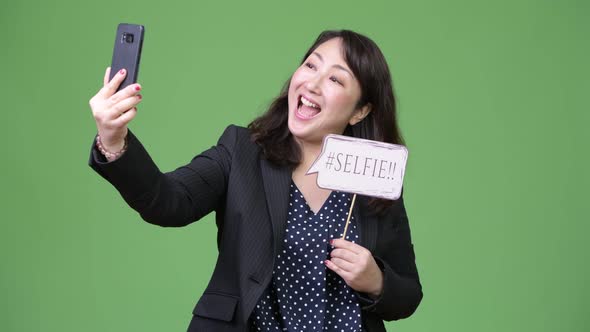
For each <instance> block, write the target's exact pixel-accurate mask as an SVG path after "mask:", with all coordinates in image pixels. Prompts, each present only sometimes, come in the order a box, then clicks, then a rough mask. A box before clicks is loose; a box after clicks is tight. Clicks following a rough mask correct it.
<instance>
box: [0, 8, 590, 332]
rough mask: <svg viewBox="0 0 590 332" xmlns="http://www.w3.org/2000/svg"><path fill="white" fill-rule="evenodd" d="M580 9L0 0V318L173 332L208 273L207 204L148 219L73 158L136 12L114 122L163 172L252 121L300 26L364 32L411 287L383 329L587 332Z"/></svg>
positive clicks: (300, 37) (585, 52) (10, 325)
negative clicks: (371, 52) (399, 156)
mask: <svg viewBox="0 0 590 332" xmlns="http://www.w3.org/2000/svg"><path fill="white" fill-rule="evenodd" d="M589 17H590V2H588V1H584V0H564V1H557V0H555V1H550V0H538V1H534V0H514V1H508V0H500V1H473V0H471V1H468V0H450V1H436V0H416V1H289V2H287V1H278V0H277V1H265V2H259V1H235V2H230V1H176V0H171V1H164V2H152V1H143V2H141V1H135V0H130V1H112V0H104V1H70V2H66V1H59V0H57V1H38V0H37V1H36V0H33V1H17V2H5V3H3V4H2V5H1V6H0V40H1V46H0V47H1V51H0V60H1V62H0V65H1V66H2V74H1V77H2V78H1V79H0V96H1V101H0V102H1V105H2V106H1V108H2V112H1V117H2V120H1V123H2V126H1V128H2V130H1V131H0V145H1V155H2V157H1V158H2V163H1V164H0V167H1V172H0V174H1V176H2V185H1V187H0V188H1V189H0V202H1V203H0V204H1V211H2V213H1V224H0V264H1V265H0V331H6V332H13V331H88V332H93V331H97V332H98V331H146V332H147V331H185V330H186V327H187V326H188V322H189V320H190V318H191V317H192V316H191V311H192V308H193V306H194V305H195V303H196V300H197V299H198V298H199V296H200V295H201V293H202V292H203V290H204V288H205V286H206V284H207V282H208V280H209V277H210V275H211V272H212V270H213V266H214V263H215V258H216V251H217V250H216V242H215V234H216V228H215V225H214V222H213V217H214V216H213V215H209V216H207V217H206V218H204V219H203V220H201V221H199V222H197V223H194V224H191V225H190V226H187V227H185V228H180V229H164V228H159V227H156V226H152V225H149V224H147V223H145V222H143V221H142V220H141V219H140V218H139V216H138V214H137V213H135V212H134V211H133V210H131V209H130V208H129V207H127V206H126V204H125V203H124V202H123V200H122V199H121V198H120V196H119V194H118V193H117V192H116V190H114V188H112V187H111V186H110V185H109V184H108V183H107V182H106V181H104V180H102V179H101V178H100V177H99V176H98V175H97V174H95V173H94V172H93V171H92V170H91V169H90V168H89V167H88V166H87V160H88V155H89V150H90V145H91V142H92V139H93V136H94V135H95V131H96V127H95V125H94V120H93V118H92V116H91V112H90V108H89V106H88V101H89V99H90V97H91V96H93V95H94V94H95V93H96V91H98V89H99V88H100V86H101V85H102V76H103V73H104V69H105V67H107V66H108V65H109V64H110V59H111V54H112V46H113V39H114V37H115V29H116V26H117V24H118V23H120V22H126V23H139V24H143V25H145V26H146V36H145V42H144V49H143V58H142V63H141V71H140V75H139V82H140V83H141V84H142V85H143V96H144V99H143V102H142V103H141V104H140V107H139V114H138V116H137V118H136V119H135V120H134V121H133V123H132V124H131V128H132V129H133V130H134V132H135V133H136V134H137V136H138V137H139V138H140V139H141V140H142V142H143V143H144V145H145V146H146V148H147V149H148V151H149V152H150V153H151V155H152V157H153V158H154V160H155V161H156V163H157V164H158V165H159V167H160V168H161V169H162V170H164V171H168V170H172V169H174V168H176V167H178V166H180V165H182V164H184V163H187V162H188V161H190V159H191V158H192V157H193V156H194V155H196V154H198V153H199V152H201V151H203V150H204V149H207V148H208V147H210V146H211V145H213V144H215V142H216V141H217V139H218V137H219V135H220V134H221V133H222V131H223V129H224V128H225V127H226V126H227V125H229V124H232V123H233V124H238V125H246V124H248V123H249V121H251V120H252V119H253V118H254V117H256V116H257V115H259V114H261V113H262V112H263V111H264V110H265V108H266V107H267V106H268V104H269V102H270V101H271V100H272V98H273V97H274V96H276V95H277V93H278V92H279V90H280V88H281V86H282V85H283V83H284V82H285V81H286V80H287V79H288V78H289V77H290V75H291V73H292V72H293V71H294V70H295V68H296V67H297V65H298V62H299V61H300V58H301V57H302V56H303V53H304V51H305V50H306V49H307V47H309V45H310V44H311V43H312V42H313V40H314V39H315V37H316V36H317V35H318V34H319V32H321V31H322V30H324V29H339V28H348V29H352V30H355V31H358V32H361V33H363V34H366V35H368V36H369V37H371V38H372V39H374V40H375V41H376V42H377V44H378V45H379V46H380V47H381V49H382V51H383V52H384V54H385V55H386V57H387V60H388V62H389V65H390V68H391V71H392V75H393V79H394V85H395V90H396V94H397V97H398V99H399V104H398V106H399V112H400V119H401V127H402V131H403V134H404V136H405V139H406V140H407V145H408V149H409V151H410V157H409V162H408V168H407V172H406V179H405V200H406V207H407V210H408V214H409V218H410V223H411V227H412V236H413V242H414V245H415V250H416V256H417V264H418V268H419V272H420V276H421V281H422V284H423V289H424V300H423V301H422V304H421V305H420V307H419V308H418V310H417V312H416V313H415V314H414V315H413V316H412V317H410V318H409V319H406V320H402V321H399V322H391V323H387V327H388V330H392V331H406V332H415V331H453V332H455V331H588V330H590V318H589V317H590V315H589V304H588V298H589V296H590V286H589V280H590V267H589V264H588V257H589V256H590V255H589V251H590V250H589V245H588V244H587V242H586V241H587V239H586V238H587V237H588V235H589V234H590V227H589V226H588V221H589V220H590V219H589V218H588V214H589V213H588V212H589V211H588V203H587V202H586V201H587V200H588V197H589V195H588V185H589V183H588V162H589V158H588V151H589V146H588V145H589V144H588V143H589V142H590V139H589V135H588V129H587V127H588V125H589V123H590V121H589V120H590V118H589V115H588V114H589V108H588V106H587V99H588V96H590V94H589V93H588V91H589V89H590V83H589V82H590V80H589V79H588V77H590V66H589V65H588V59H589V58H590V47H589V39H588V36H589V35H590V19H589ZM585 105H586V106H585ZM584 110H585V111H584ZM181 142H189V143H181Z"/></svg>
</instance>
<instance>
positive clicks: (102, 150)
mask: <svg viewBox="0 0 590 332" xmlns="http://www.w3.org/2000/svg"><path fill="white" fill-rule="evenodd" d="M96 148H97V149H98V151H100V153H102V155H103V156H105V157H106V158H107V160H115V159H117V158H119V157H120V156H121V155H122V154H123V153H125V151H127V137H125V145H123V148H122V149H121V150H119V151H117V152H109V151H107V150H106V149H105V148H104V146H103V145H102V142H101V141H100V135H96Z"/></svg>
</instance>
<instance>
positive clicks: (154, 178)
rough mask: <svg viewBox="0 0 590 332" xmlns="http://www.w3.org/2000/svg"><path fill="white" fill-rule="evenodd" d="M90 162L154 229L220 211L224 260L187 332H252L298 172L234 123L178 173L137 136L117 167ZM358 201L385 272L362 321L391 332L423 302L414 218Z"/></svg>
mask: <svg viewBox="0 0 590 332" xmlns="http://www.w3.org/2000/svg"><path fill="white" fill-rule="evenodd" d="M90 166H91V167H92V168H93V169H94V170H96V171H97V172H98V173H99V174H100V175H101V176H103V177H104V178H105V179H106V180H108V181H109V182H110V183H112V184H113V185H114V186H115V187H116V188H117V190H118V191H119V192H120V193H121V195H122V196H123V198H124V199H125V201H126V202H127V203H128V204H129V205H130V206H131V207H132V208H133V209H135V210H136V211H137V212H139V214H140V215H141V217H142V218H143V219H144V220H145V221H147V222H149V223H152V224H156V225H160V226H166V227H170V226H171V227H178V226H184V225H187V224H189V223H191V222H193V221H196V220H199V219H200V218H202V217H203V216H205V215H207V214H209V213H210V212H212V211H215V212H216V216H215V217H216V224H217V227H218V233H217V245H218V250H219V256H218V259H217V264H216V266H215V270H214V272H213V275H212V277H211V280H210V282H209V284H208V286H207V288H206V290H205V292H204V293H203V295H202V296H201V298H200V299H199V301H198V303H197V304H196V306H195V308H194V310H193V319H192V320H191V323H190V326H189V328H188V330H189V331H190V332H194V331H228V332H229V331H248V319H249V317H250V313H251V312H252V310H253V308H254V306H255V305H256V303H257V302H258V299H259V297H260V296H261V295H262V293H263V291H264V289H265V288H266V287H268V286H269V284H270V282H271V277H272V271H273V265H274V263H275V262H274V258H275V257H277V255H278V253H279V251H280V250H281V244H282V243H283V241H282V240H283V237H284V232H285V229H286V223H287V205H288V200H289V185H290V182H291V170H290V169H288V168H285V167H277V166H275V165H274V164H272V163H270V162H268V161H267V160H266V159H264V158H263V156H262V154H261V149H260V148H259V147H258V146H257V145H256V144H254V143H253V142H252V141H251V139H250V133H249V131H248V129H246V128H241V127H236V126H229V127H228V128H227V129H226V130H225V132H224V133H223V135H222V136H221V138H220V139H219V142H218V144H217V146H214V147H212V148H211V149H209V150H207V151H205V152H203V153H202V154H200V155H198V156H196V157H195V158H193V160H192V161H191V162H190V163H189V164H187V165H186V166H182V167H180V168H178V169H176V170H175V171H173V172H169V173H165V174H164V173H162V172H160V170H159V169H158V168H157V166H156V165H155V163H154V162H153V161H152V159H151V158H150V156H149V155H148V153H147V152H146V151H145V149H144V148H143V146H142V145H141V143H140V142H139V141H138V139H137V138H136V137H135V136H134V135H133V133H131V132H129V135H128V150H127V152H125V154H123V156H121V157H120V158H119V159H117V160H115V161H113V162H106V160H105V159H104V157H102V155H101V154H100V153H99V152H98V151H97V150H96V148H95V147H94V145H93V148H92V152H91V157H90ZM357 202H358V203H357V204H356V207H355V208H354V210H353V213H355V216H356V218H357V220H359V228H360V229H359V231H360V243H359V244H360V245H362V246H363V247H365V248H367V249H369V250H370V251H371V252H372V253H373V256H374V257H375V260H376V261H377V264H378V265H379V266H380V268H381V269H382V271H383V275H384V281H383V282H384V284H383V292H382V294H381V296H380V297H379V298H378V299H376V300H374V301H373V300H371V299H369V298H368V297H367V296H366V294H360V293H357V295H358V297H359V299H360V302H361V308H362V310H361V312H362V314H361V315H362V320H363V325H364V327H365V329H366V331H370V332H372V331H385V328H384V325H383V320H386V321H389V320H396V319H400V318H404V317H408V316H410V315H411V314H412V313H413V312H414V311H415V310H416V308H417V307H418V304H419V303H420V301H421V299H422V287H421V285H420V281H419V279H418V272H417V270H416V265H415V262H414V251H413V246H412V242H411V239H410V228H409V224H408V218H407V216H406V211H405V208H404V204H403V198H400V199H399V200H398V201H397V202H396V204H394V205H393V206H392V207H391V208H389V209H388V210H387V211H386V213H385V214H383V215H381V216H375V215H372V214H371V213H369V212H368V209H367V208H366V202H367V198H366V197H362V196H359V197H357Z"/></svg>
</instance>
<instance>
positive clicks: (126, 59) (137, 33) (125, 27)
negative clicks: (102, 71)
mask: <svg viewBox="0 0 590 332" xmlns="http://www.w3.org/2000/svg"><path fill="white" fill-rule="evenodd" d="M144 31H145V27H144V26H143V25H138V24H127V23H121V24H119V26H118V27H117V36H116V37H115V47H114V48H113V60H112V61H111V75H110V77H109V81H110V80H112V79H113V77H114V76H115V75H116V74H117V72H118V71H119V70H121V69H123V68H125V70H127V76H125V80H124V81H123V82H121V85H119V88H118V89H117V91H119V90H121V89H123V88H125V87H126V86H128V85H129V84H133V83H136V82H137V74H138V73H139V61H140V59H141V47H142V46H143V35H144Z"/></svg>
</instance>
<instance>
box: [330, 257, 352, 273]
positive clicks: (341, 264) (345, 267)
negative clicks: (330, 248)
mask: <svg viewBox="0 0 590 332" xmlns="http://www.w3.org/2000/svg"><path fill="white" fill-rule="evenodd" d="M330 261H331V262H332V263H334V265H336V266H338V267H339V268H341V269H342V270H344V271H346V272H353V271H354V270H355V268H354V267H355V265H354V264H353V263H350V262H347V261H345V260H343V259H341V258H337V257H332V259H330Z"/></svg>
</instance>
